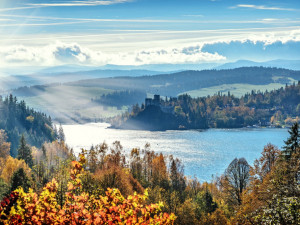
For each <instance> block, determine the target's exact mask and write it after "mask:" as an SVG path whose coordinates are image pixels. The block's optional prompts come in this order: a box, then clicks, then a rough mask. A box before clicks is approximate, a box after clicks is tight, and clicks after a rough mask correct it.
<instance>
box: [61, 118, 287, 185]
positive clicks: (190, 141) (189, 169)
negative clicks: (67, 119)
mask: <svg viewBox="0 0 300 225" xmlns="http://www.w3.org/2000/svg"><path fill="white" fill-rule="evenodd" d="M108 126H109V124H107V123H89V124H83V125H78V124H76V125H63V129H64V132H65V135H66V142H67V144H68V145H69V146H70V147H73V149H74V151H75V152H76V153H78V152H79V151H80V149H81V148H85V149H89V148H90V146H91V145H96V144H100V143H103V141H105V142H106V143H107V144H109V145H111V144H112V143H113V142H114V141H116V140H118V141H120V142H121V144H122V145H123V147H124V149H125V151H126V152H127V153H128V152H129V151H130V150H131V149H132V148H136V147H139V148H143V147H144V146H145V144H146V143H150V145H151V149H152V150H154V151H155V152H163V153H164V154H168V155H169V154H173V155H174V156H176V157H178V158H179V159H181V160H182V161H183V163H184V166H185V174H186V175H187V176H191V177H193V176H194V175H195V176H196V177H197V178H198V179H199V180H200V181H210V180H211V178H212V175H214V176H215V175H220V174H222V173H223V172H224V170H225V169H226V167H227V166H228V165H229V163H230V162H231V161H232V160H233V159H234V158H235V157H245V158H246V159H247V161H248V163H249V164H253V161H254V160H255V159H256V158H258V157H259V156H260V153H261V151H262V149H263V147H264V146H265V145H266V144H267V143H272V144H274V145H277V146H278V147H280V148H281V147H282V146H283V145H284V142H283V141H284V140H286V139H287V137H288V132H287V130H286V129H230V130H228V129H209V130H206V131H197V130H189V131H165V132H161V131H157V132H153V131H134V130H117V129H109V128H107V127H108Z"/></svg>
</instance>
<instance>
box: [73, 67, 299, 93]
mask: <svg viewBox="0 0 300 225" xmlns="http://www.w3.org/2000/svg"><path fill="white" fill-rule="evenodd" d="M291 79H292V80H300V71H293V70H287V69H278V68H264V67H242V68H237V69H228V70H202V71H193V70H190V71H182V72H178V73H171V74H161V75H154V76H142V77H114V78H103V79H91V80H82V81H78V82H72V83H70V85H74V86H86V87H95V86H98V87H103V88H108V89H115V90H119V89H125V90H126V89H129V90H130V89H137V90H141V89H142V90H146V92H147V93H160V94H161V95H163V96H177V95H178V94H179V93H182V92H186V91H190V90H195V89H200V88H207V87H211V86H217V85H222V84H237V83H240V84H253V85H264V84H270V83H274V82H277V83H281V84H286V83H290V81H291Z"/></svg>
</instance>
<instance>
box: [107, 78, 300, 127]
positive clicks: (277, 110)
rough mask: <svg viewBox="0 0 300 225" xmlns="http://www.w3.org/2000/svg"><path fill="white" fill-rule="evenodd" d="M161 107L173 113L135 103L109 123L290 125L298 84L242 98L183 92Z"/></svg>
mask: <svg viewBox="0 0 300 225" xmlns="http://www.w3.org/2000/svg"><path fill="white" fill-rule="evenodd" d="M161 106H162V107H173V109H174V113H173V115H170V114H169V115H165V113H163V112H161V111H160V107H154V106H151V107H147V108H146V109H145V106H144V105H142V106H141V107H140V106H139V105H134V107H133V110H132V112H131V114H128V113H127V114H124V115H123V116H122V117H118V118H115V119H114V120H112V122H113V124H115V125H116V126H118V127H121V128H131V129H150V130H166V129H206V128H241V127H246V126H253V125H258V126H276V127H281V126H284V125H288V126H291V125H292V124H293V123H294V122H296V121H298V116H300V83H299V82H298V84H293V85H289V86H288V85H286V87H285V88H280V89H278V90H273V91H265V92H260V91H252V92H251V93H248V94H246V95H244V96H242V97H241V98H237V97H235V96H233V95H231V94H230V92H228V94H226V95H224V94H221V93H218V94H216V95H214V96H208V97H201V98H191V97H190V96H189V95H186V94H185V95H181V96H179V97H178V98H166V99H161ZM123 121H126V122H125V123H124V122H123ZM150 125H151V126H150Z"/></svg>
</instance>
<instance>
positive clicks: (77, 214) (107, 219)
mask: <svg viewBox="0 0 300 225" xmlns="http://www.w3.org/2000/svg"><path fill="white" fill-rule="evenodd" d="M84 161H85V159H84V157H81V158H80V161H79V162H76V161H74V162H72V171H71V179H72V180H71V181H70V182H69V184H68V192H66V193H65V195H66V201H65V203H64V205H63V206H62V207H61V206H60V205H59V204H58V203H57V191H58V190H57V189H58V183H57V181H56V180H55V179H53V180H52V181H51V182H49V183H48V184H47V185H46V186H45V187H44V188H43V191H42V192H41V193H40V194H39V195H37V194H36V193H34V192H33V191H32V190H30V191H29V193H25V192H24V191H23V189H22V188H20V189H18V190H17V191H16V192H12V194H11V195H10V197H9V198H5V199H4V201H3V202H2V203H1V206H0V215H1V217H0V224H57V225H58V224H74V225H75V224H76V225H77V224H128V225H129V224H141V225H142V224H173V222H174V220H175V219H176V217H175V215H174V214H171V215H168V214H166V213H161V208H162V207H163V205H162V203H159V204H151V205H144V203H145V200H146V198H147V195H148V194H147V192H145V194H144V195H138V194H136V193H135V194H134V195H131V196H128V197H127V198H124V197H123V195H122V194H121V193H120V191H119V190H118V189H110V188H108V189H107V191H106V195H105V196H94V195H89V194H87V193H84V192H82V188H81V180H80V175H81V173H82V172H83V167H82V166H83V163H84Z"/></svg>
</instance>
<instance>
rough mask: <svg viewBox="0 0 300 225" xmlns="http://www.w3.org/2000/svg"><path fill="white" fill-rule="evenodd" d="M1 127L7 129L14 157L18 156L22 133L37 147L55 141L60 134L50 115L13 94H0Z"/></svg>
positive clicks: (11, 152)
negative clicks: (29, 105) (28, 104)
mask: <svg viewBox="0 0 300 225" xmlns="http://www.w3.org/2000/svg"><path fill="white" fill-rule="evenodd" d="M0 129H3V130H5V131H6V135H7V137H8V141H9V142H10V145H11V149H10V154H11V155H12V156H13V157H16V156H17V148H18V145H19V141H20V138H21V136H22V134H23V135H24V136H25V137H26V139H27V141H28V143H30V144H31V145H33V146H37V147H41V146H42V144H43V143H44V142H52V141H54V140H55V139H56V138H57V136H58V132H57V130H56V128H55V127H54V126H53V124H52V120H51V117H50V116H47V115H46V114H44V113H41V112H37V111H35V110H34V109H32V108H29V107H28V106H26V103H25V102H24V101H20V102H18V100H17V98H16V97H14V96H13V95H11V94H10V95H9V96H7V97H5V98H2V97H1V96H0Z"/></svg>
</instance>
